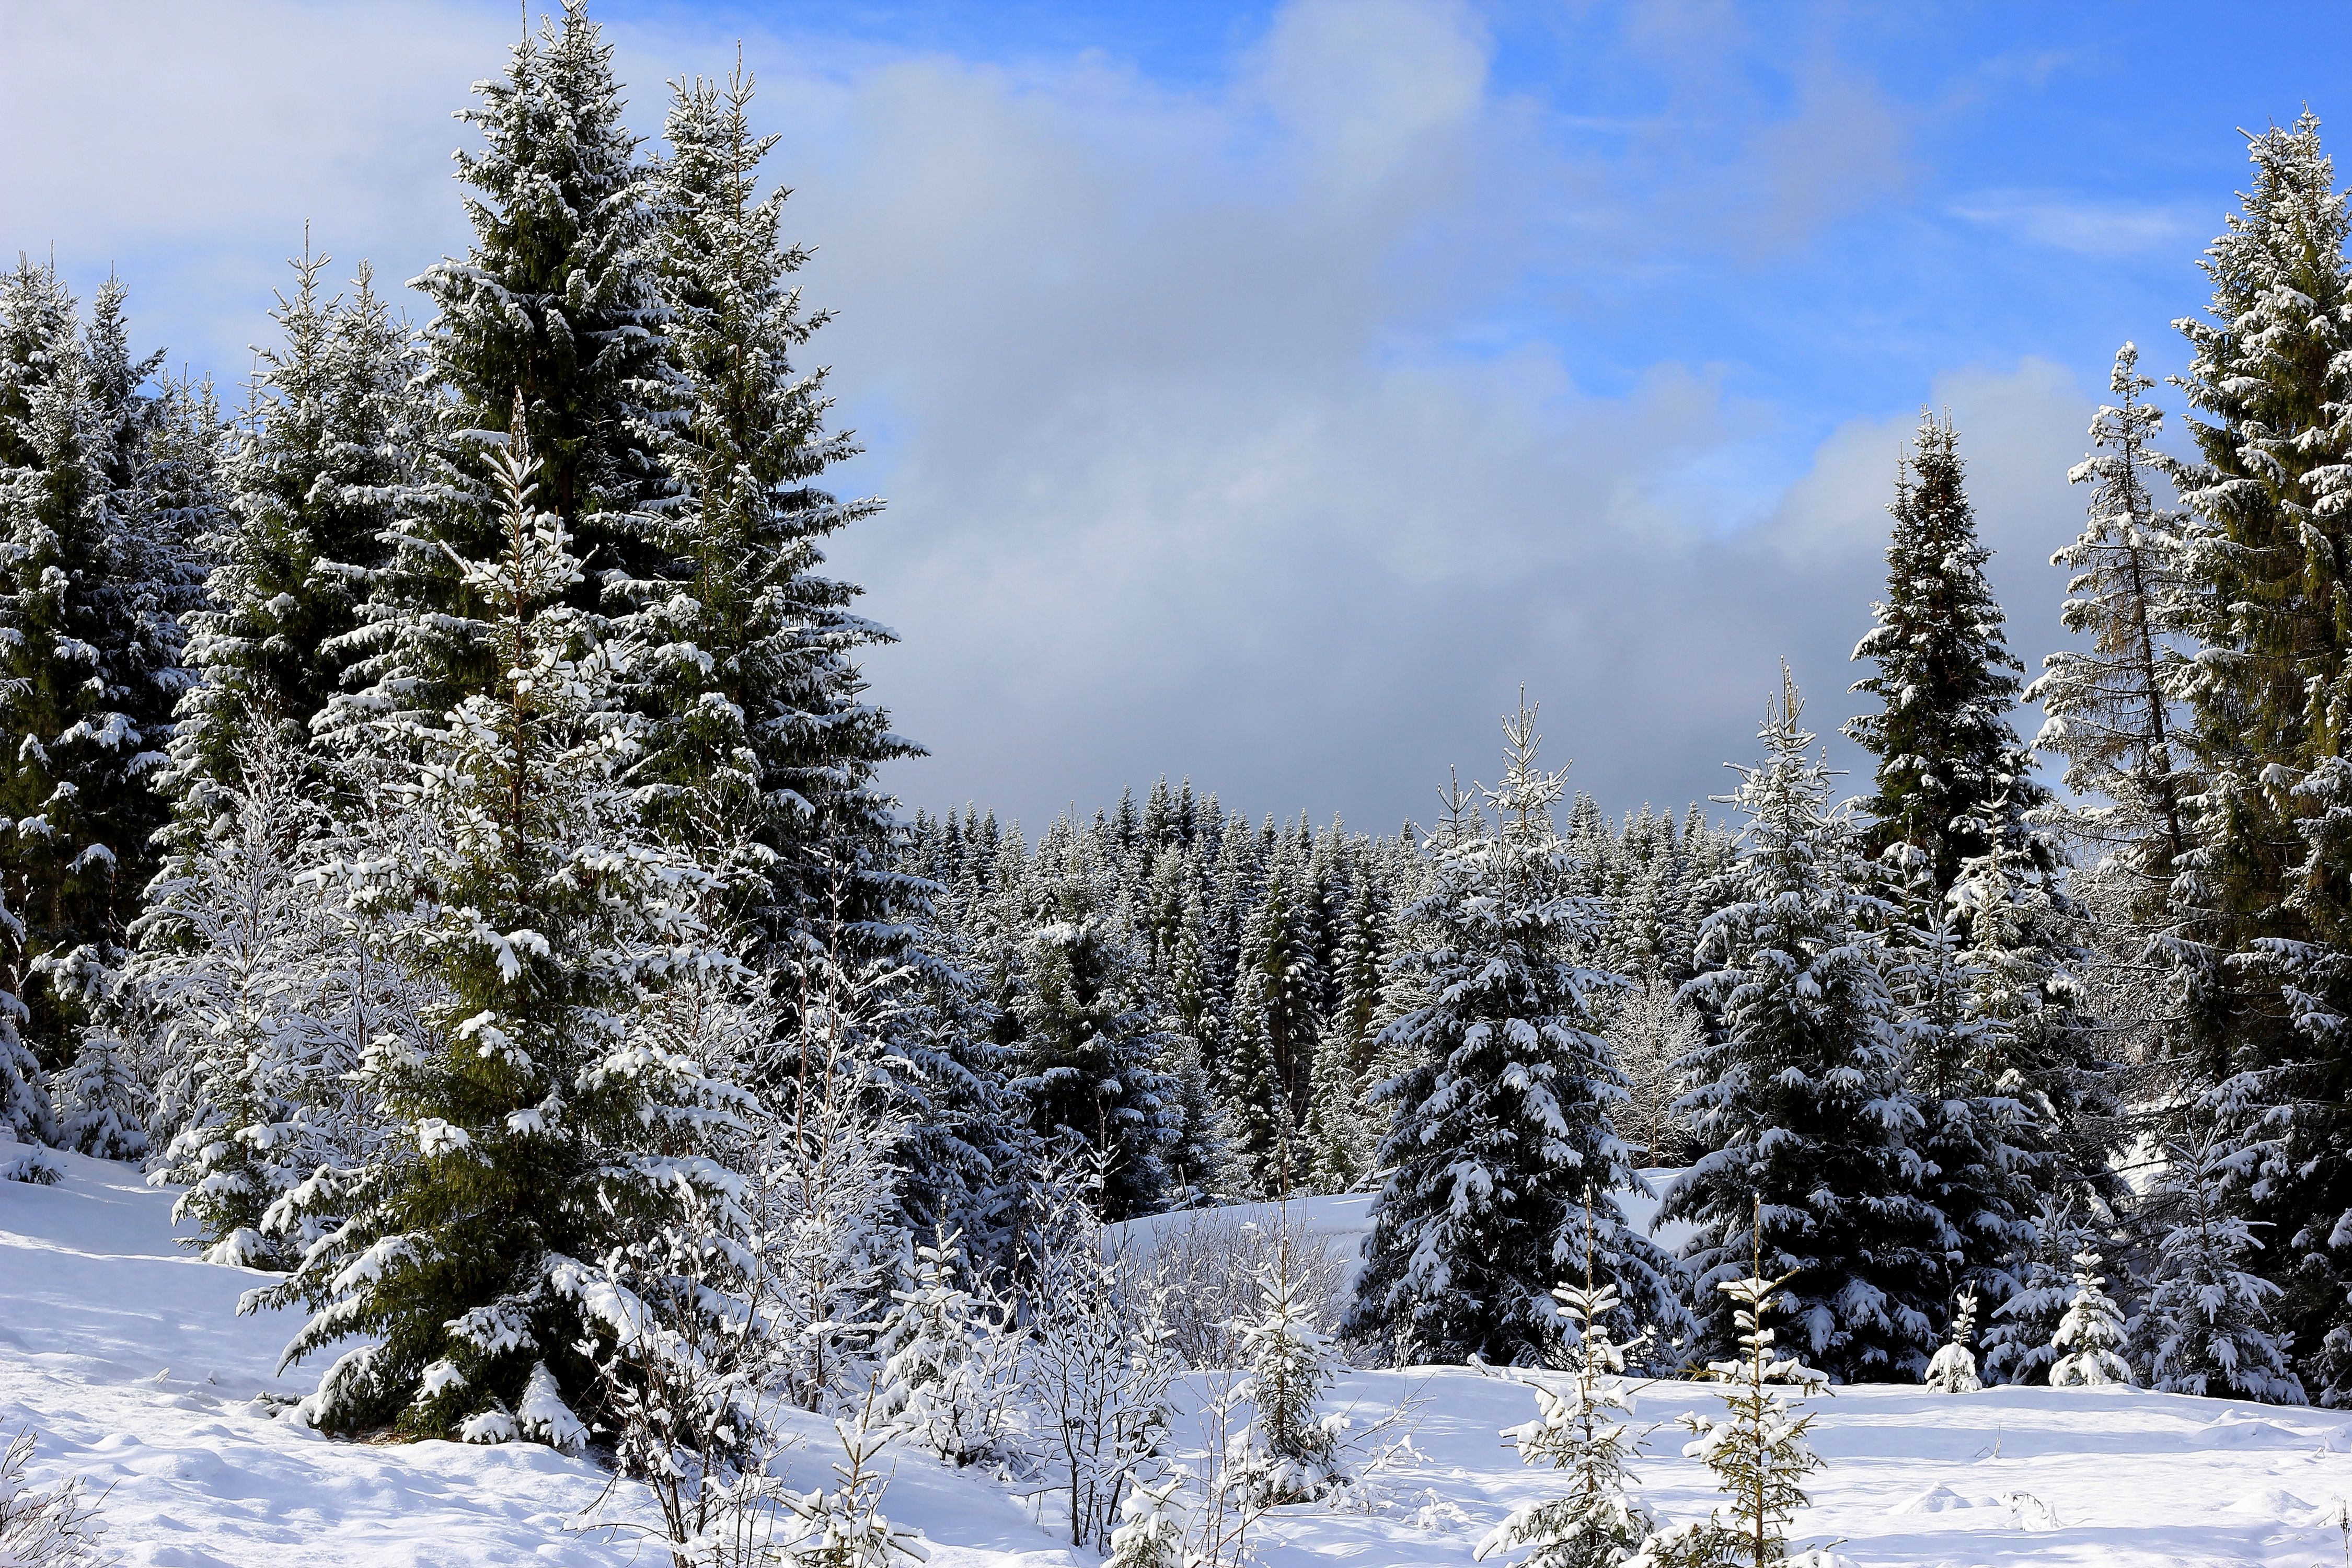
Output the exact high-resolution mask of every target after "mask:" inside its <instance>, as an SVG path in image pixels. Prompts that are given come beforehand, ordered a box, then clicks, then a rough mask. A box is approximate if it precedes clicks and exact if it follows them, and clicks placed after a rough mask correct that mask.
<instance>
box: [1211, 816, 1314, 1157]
mask: <svg viewBox="0 0 2352 1568" xmlns="http://www.w3.org/2000/svg"><path fill="white" fill-rule="evenodd" d="M1311 889H1312V883H1311V882H1310V881H1309V880H1308V879H1307V877H1306V875H1305V868H1304V867H1302V866H1301V865H1300V864H1299V862H1298V859H1297V856H1296V855H1295V854H1292V853H1290V852H1288V851H1287V850H1286V851H1283V852H1278V853H1277V854H1276V857H1275V859H1274V863H1273V864H1272V865H1271V866H1270V867H1268V868H1267V871H1266V879H1265V889H1264V890H1263V891H1262V892H1261V893H1260V895H1259V897H1258V904H1257V908H1256V909H1255V910H1252V911H1251V914H1250V919H1249V923H1248V926H1247V927H1246V928H1245V930H1244V931H1243V934H1242V947H1241V963H1240V968H1239V971H1238V973H1236V974H1235V976H1234V1004H1233V1016H1232V1021H1231V1022H1230V1023H1229V1024H1228V1025H1227V1026H1226V1028H1225V1038H1224V1049H1223V1053H1222V1056H1223V1068H1224V1087H1225V1096H1226V1105H1227V1108H1228V1109H1227V1113H1226V1120H1227V1124H1228V1127H1229V1130H1230V1133H1231V1136H1232V1139H1233V1152H1234V1157H1235V1158H1236V1159H1237V1160H1239V1161H1240V1162H1242V1163H1243V1166H1244V1169H1245V1170H1246V1172H1247V1173H1248V1175H1249V1176H1250V1177H1251V1178H1252V1180H1253V1183H1254V1184H1255V1187H1256V1190H1257V1191H1259V1192H1261V1193H1265V1194H1269V1195H1273V1194H1284V1193H1287V1192H1289V1191H1291V1190H1292V1189H1293V1188H1294V1186H1296V1187H1301V1188H1303V1187H1304V1185H1305V1184H1306V1178H1307V1165H1308V1152H1307V1149H1306V1147H1305V1144H1304V1141H1303V1139H1302V1138H1301V1135H1300V1130H1301V1128H1302V1127H1303V1126H1304V1124H1305V1121H1306V1116H1307V1101H1308V1100H1309V1098H1310V1095H1311V1092H1312V1089H1313V1079H1314V1070H1315V1037H1316V1033H1317V1029H1318V1018H1317V1016H1316V992H1317V990H1318V984H1317V980H1318V975H1317V966H1316V963H1315V948H1314V926H1313V914H1312V910H1311V908H1310V906H1309V902H1308V894H1309V893H1310V892H1311Z"/></svg>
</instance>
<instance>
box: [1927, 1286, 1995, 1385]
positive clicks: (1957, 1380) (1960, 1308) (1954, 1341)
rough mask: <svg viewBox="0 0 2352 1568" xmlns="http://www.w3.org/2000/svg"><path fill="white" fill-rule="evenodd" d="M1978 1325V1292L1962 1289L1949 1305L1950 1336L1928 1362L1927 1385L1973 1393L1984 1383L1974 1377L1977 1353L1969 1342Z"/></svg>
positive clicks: (1975, 1374)
mask: <svg viewBox="0 0 2352 1568" xmlns="http://www.w3.org/2000/svg"><path fill="white" fill-rule="evenodd" d="M1976 1328H1977V1293H1976V1292H1975V1291H1974V1290H1963V1291H1961V1292H1960V1294H1959V1299H1958V1300H1956V1301H1955V1302H1953V1304H1952V1331H1951V1337H1950V1338H1949V1339H1948V1340H1946V1341H1945V1342H1944V1344H1943V1348H1942V1349H1940V1350H1938V1351H1937V1352H1936V1354H1935V1356H1934V1358H1933V1359H1931V1360H1930V1361H1929V1362H1928V1363H1927V1387H1928V1388H1929V1389H1930V1390H1931V1391H1932V1392H1934V1393H1937V1394H1974V1393H1976V1392H1977V1391H1978V1390H1979V1389H1980V1388H1982V1387H1983V1386H1984V1383H1983V1381H1982V1380H1981V1379H1980V1378H1979V1377H1978V1376H1977V1352H1976V1350H1975V1348H1974V1347H1973V1346H1972V1345H1971V1344H1970V1343H1969V1336H1970V1335H1972V1334H1974V1333H1975V1332H1976Z"/></svg>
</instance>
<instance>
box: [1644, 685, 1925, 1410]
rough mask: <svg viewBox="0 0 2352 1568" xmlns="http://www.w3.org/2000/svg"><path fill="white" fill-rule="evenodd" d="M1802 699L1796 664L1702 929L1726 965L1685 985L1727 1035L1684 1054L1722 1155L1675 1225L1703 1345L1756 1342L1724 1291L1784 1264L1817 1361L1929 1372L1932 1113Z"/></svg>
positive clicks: (1698, 1104)
mask: <svg viewBox="0 0 2352 1568" xmlns="http://www.w3.org/2000/svg"><path fill="white" fill-rule="evenodd" d="M1803 707H1804V704H1803V700H1802V699H1801V697H1799V695H1798V693H1797V688H1796V682H1795V681H1794V680H1793V679H1790V677H1789V675H1788V673H1787V671H1786V670H1783V671H1782V673H1781V683H1780V696H1779V699H1778V700H1776V701H1775V702H1774V703H1772V704H1771V706H1769V708H1768V709H1767V710H1766V712H1765V718H1764V724H1763V729H1762V740H1763V742H1764V761H1763V762H1762V763H1760V764H1759V765H1758V766H1755V767H1752V768H1748V769H1744V770H1742V773H1741V780H1740V787H1739V791H1738V794H1737V795H1734V796H1732V797H1731V799H1732V802H1733V803H1734V804H1736V805H1738V807H1739V808H1740V810H1741V811H1742V812H1744V813H1745V814H1746V815H1747V817H1748V825H1747V827H1746V829H1745V831H1744V836H1743V842H1744V844H1745V853H1744V855H1743V857H1742V858H1741V860H1740V862H1739V864H1738V867H1737V868H1735V869H1734V871H1733V872H1732V873H1731V880H1730V884H1729V888H1728V890H1729V891H1730V892H1731V893H1732V894H1733V895H1734V896H1733V898H1732V900H1731V901H1730V902H1728V903H1727V904H1726V905H1725V907H1723V908H1722V909H1720V910H1717V911H1716V912H1715V913H1714V914H1713V915H1711V916H1710V917H1708V919H1707V921H1706V924H1705V925H1704V926H1703V927H1702V928H1701V932H1700V937H1699V942H1700V948H1699V952H1700V957H1701V960H1702V962H1703V963H1707V964H1710V965H1713V966H1714V967H1712V968H1711V969H1709V970H1708V971H1707V972H1706V973H1702V974H1701V975H1700V976H1699V977H1698V978H1697V979H1696V980H1694V981H1692V982H1691V984H1690V985H1689V986H1688V987H1687V988H1686V989H1687V991H1688V993H1689V994H1691V995H1693V996H1694V997H1696V998H1698V999H1701V1000H1704V1001H1705V1002H1706V1003H1707V1004H1708V1005H1710V1006H1712V1007H1713V1008H1714V1009H1715V1011H1716V1014H1717V1017H1718V1018H1719V1020H1720V1027H1721V1031H1722V1033H1721V1037H1720V1038H1719V1039H1717V1040H1713V1041H1710V1042H1709V1043H1708V1044H1706V1045H1705V1046H1703V1047H1700V1048H1699V1049H1698V1050H1696V1051H1694V1052H1692V1053H1691V1054H1690V1055H1689V1056H1688V1057H1686V1058H1684V1060H1683V1064H1682V1071H1683V1073H1684V1075H1685V1079H1686V1081H1689V1082H1691V1083H1692V1084H1693V1085H1694V1086H1695V1087H1694V1088H1693V1089H1691V1091H1690V1092H1689V1093H1688V1094H1686V1095H1685V1096H1684V1097H1683V1099H1682V1100H1679V1101H1677V1102H1676V1106H1675V1110H1676V1113H1677V1114H1678V1115H1680V1116H1683V1117H1685V1119H1687V1121H1688V1122H1689V1124H1690V1126H1691V1129H1692V1135H1693V1136H1694V1138H1695V1139H1696V1141H1697V1142H1698V1143H1699V1144H1700V1146H1701V1147H1703V1148H1706V1149H1707V1150H1709V1151H1711V1152H1708V1153H1706V1154H1704V1155H1702V1156H1700V1158H1699V1160H1698V1162H1697V1163H1696V1164H1694V1165H1692V1166H1691V1168H1690V1169H1689V1170H1688V1171H1687V1172H1685V1173H1684V1174H1683V1175H1682V1176H1681V1177H1679V1178H1678V1179H1677V1180H1676V1181H1675V1184H1674V1185H1673V1186H1672V1187H1671V1188H1669V1189H1668V1191H1667V1193H1666V1195H1665V1201H1664V1205H1662V1206H1661V1208H1660V1210H1659V1214H1660V1217H1661V1218H1664V1219H1682V1220H1687V1221H1689V1222H1691V1223H1692V1224H1694V1225H1695V1226H1697V1231H1698V1234H1697V1235H1696V1237H1694V1238H1693V1240H1692V1241H1691V1243H1690V1244H1689V1246H1688V1247H1686V1248H1685V1254H1684V1259H1685V1268H1686V1269H1687V1270H1688V1272H1689V1276H1690V1279H1691V1289H1692V1290H1693V1293H1694V1294H1695V1295H1696V1297H1697V1298H1698V1300H1697V1301H1696V1303H1695V1307H1696V1311H1697V1312H1698V1313H1699V1315H1700V1339H1699V1345H1700V1348H1701V1349H1702V1351H1703V1352H1706V1353H1711V1354H1717V1355H1721V1354H1724V1353H1727V1352H1728V1350H1729V1349H1730V1347H1731V1346H1732V1345H1734V1344H1735V1343H1736V1342H1738V1339H1739V1335H1740V1332H1741V1331H1740V1330H1739V1328H1738V1321H1737V1311H1736V1310H1734V1306H1735V1302H1734V1298H1732V1297H1731V1296H1730V1295H1729V1294H1728V1293H1727V1291H1726V1290H1725V1289H1724V1288H1725V1287H1727V1286H1729V1285H1731V1284H1733V1283H1736V1282H1737V1281H1738V1280H1740V1279H1744V1278H1746V1277H1748V1274H1749V1273H1751V1272H1761V1271H1766V1270H1769V1271H1770V1272H1771V1273H1772V1274H1773V1275H1774V1276H1775V1277H1776V1278H1777V1277H1783V1276H1785V1277H1786V1278H1787V1279H1788V1280H1789V1281H1790V1290H1789V1299H1790V1311H1791V1314H1792V1319H1793V1321H1792V1323H1791V1332H1792V1334H1793V1335H1794V1337H1795V1338H1796V1340H1797V1342H1799V1345H1800V1346H1801V1350H1802V1352H1804V1354H1805V1356H1806V1358H1807V1360H1809V1361H1811V1362H1813V1363H1819V1364H1820V1365H1822V1368H1823V1369H1824V1370H1825V1371H1827V1372H1828V1373H1830V1374H1831V1375H1832V1377H1833V1378H1836V1379H1838V1380H1840V1381H1843V1382H1850V1383H1851V1382H1869V1381H1904V1382H1908V1381H1916V1379H1917V1378H1918V1376H1919V1374H1920V1373H1921V1372H1922V1371H1923V1370H1924V1369H1925V1368H1926V1366H1927V1356H1928V1353H1929V1352H1930V1351H1931V1350H1932V1349H1933V1346H1934V1323H1933V1316H1934V1314H1935V1311H1936V1310H1937V1308H1938V1307H1939V1306H1940V1304H1941V1301H1942V1298H1943V1293H1944V1258H1943V1226H1942V1223H1941V1220H1940V1216H1938V1215H1937V1213H1936V1211H1935V1209H1934V1207H1933V1206H1932V1205H1930V1204H1929V1203H1928V1202H1927V1196H1926V1193H1925V1190H1924V1188H1925V1181H1926V1169H1925V1166H1924V1164H1923V1163H1922V1162H1921V1160H1920V1158H1919V1155H1918V1154H1917V1152H1916V1151H1914V1150H1913V1149H1912V1148H1911V1146H1910V1145H1911V1140H1912V1139H1913V1137H1914V1136H1915V1135H1916V1132H1917V1131H1918V1129H1919V1113H1918V1110H1917V1108H1916V1106H1915V1104H1914V1103H1913V1101H1912V1099H1911V1097H1910V1095H1909V1094H1908V1093H1907V1092H1906V1089H1905V1087H1904V1085H1903V1082H1902V1076H1901V1075H1902V1055H1903V1053H1902V1048H1901V1044H1900V1041H1899V1039H1898V1038H1897V1036H1896V1033H1895V1007H1894V1004H1893V1001H1892V999H1891V998H1890V997H1889V995H1888V994H1887V989H1886V984H1885V978H1884V977H1883V976H1882V974H1881V973H1880V971H1879V955H1878V953H1877V952H1876V951H1875V946H1874V941H1873V939H1872V938H1871V936H1870V935H1869V934H1868V931H1867V928H1868V927H1870V926H1874V925H1877V924H1880V923H1883V922H1884V921H1885V919H1886V917H1887V915H1888V913H1889V910H1888V908H1887V905H1886V903H1885V900H1883V899H1881V898H1880V897H1878V895H1877V894H1876V893H1875V892H1874V891H1872V890H1871V889H1872V887H1873V885H1874V875H1873V868H1872V867H1871V865H1870V863H1869V862H1868V861H1866V860H1864V858H1863V856H1862V845H1861V841H1860V836H1859V835H1858V834H1857V832H1856V831H1855V829H1854V826H1853V821H1852V818H1851V816H1850V815H1849V813H1848V810H1847V808H1846V807H1845V806H1843V805H1839V806H1832V805H1830V803H1829V796H1830V780H1831V778H1832V776H1833V775H1832V773H1831V771H1830V768H1829V766H1828V764H1827V763H1825V762H1823V761H1820V760H1817V759H1816V758H1815V757H1813V756H1811V754H1809V753H1810V751H1811V746H1812V743H1813V736H1812V735H1811V733H1810V732H1809V731H1807V730H1806V729H1805V728H1804V724H1803V721H1802V713H1803ZM1759 1202H1760V1205H1761V1206H1760V1208H1759V1206H1758V1205H1759ZM1757 1225H1760V1226H1762V1231H1761V1234H1760V1236H1759V1234H1758V1233H1757V1232H1756V1230H1755V1229H1754V1228H1753V1226H1757ZM1759 1248H1760V1257H1761V1262H1760V1264H1758V1263H1756V1262H1754V1261H1752V1260H1753V1259H1755V1258H1757V1257H1758V1256H1759Z"/></svg>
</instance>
